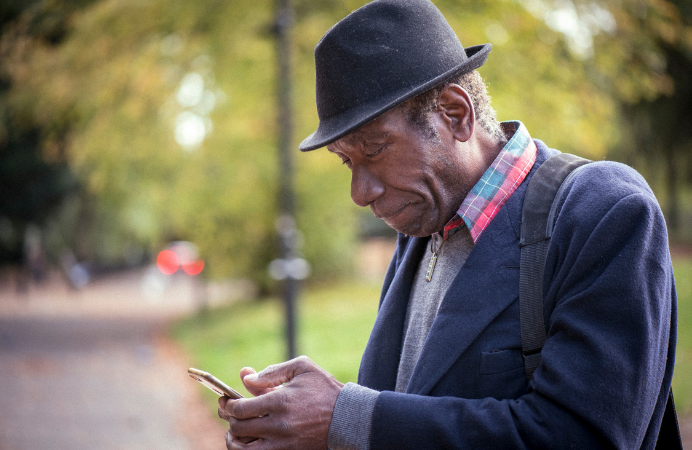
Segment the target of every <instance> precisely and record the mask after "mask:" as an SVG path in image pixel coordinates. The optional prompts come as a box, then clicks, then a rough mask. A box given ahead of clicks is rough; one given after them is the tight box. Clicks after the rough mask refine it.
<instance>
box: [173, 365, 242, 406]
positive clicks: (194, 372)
mask: <svg viewBox="0 0 692 450" xmlns="http://www.w3.org/2000/svg"><path fill="white" fill-rule="evenodd" d="M187 373H188V375H190V376H191V377H192V378H194V379H195V380H197V381H199V382H200V383H202V384H203V385H204V386H206V387H208V388H209V389H211V390H212V391H214V392H215V393H216V394H218V395H220V396H224V395H225V396H226V397H230V398H233V399H236V398H243V396H242V395H240V394H239V393H238V392H237V391H236V390H235V389H233V388H232V387H230V386H229V385H227V384H226V383H224V382H223V381H221V380H219V379H218V378H216V377H215V376H214V375H212V374H210V373H208V372H203V371H201V370H199V369H195V368H194V367H190V368H189V369H187Z"/></svg>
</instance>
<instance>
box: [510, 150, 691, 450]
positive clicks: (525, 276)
mask: <svg viewBox="0 0 692 450" xmlns="http://www.w3.org/2000/svg"><path fill="white" fill-rule="evenodd" d="M589 162H590V161H589V160H587V159H584V158H580V157H578V156H574V155H570V154H568V153H560V154H558V155H555V156H552V157H550V158H548V160H547V161H545V162H544V163H543V164H542V165H541V166H540V167H539V168H538V169H536V173H534V174H533V177H532V178H531V180H530V181H529V185H528V186H527V188H526V195H525V196H524V206H523V208H522V211H521V236H520V241H519V246H520V247H521V250H520V252H521V254H520V260H519V322H520V327H521V349H522V353H523V355H524V369H525V370H526V376H527V377H528V379H529V380H532V379H533V372H534V371H535V370H536V368H537V367H538V365H539V364H540V362H541V350H542V349H543V345H544V344H545V338H546V332H545V323H544V321H543V276H544V272H545V258H546V255H547V253H548V243H549V242H550V238H551V236H552V235H553V225H554V223H555V214H556V211H557V203H558V200H559V199H560V198H562V194H563V189H564V186H565V185H566V184H567V183H565V181H567V180H568V179H569V178H570V177H572V176H573V175H574V174H575V173H576V169H577V168H579V167H581V166H583V165H584V164H587V163H589ZM656 449H661V450H663V449H666V450H667V449H671V450H676V449H679V450H682V439H681V436H680V428H679V427H678V418H677V414H676V413H675V402H674V401H673V389H672V388H671V390H670V392H669V394H668V398H667V401H666V408H665V411H664V413H663V419H662V422H661V428H660V429H659V432H658V440H657V441H656Z"/></svg>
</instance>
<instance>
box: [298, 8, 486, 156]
mask: <svg viewBox="0 0 692 450" xmlns="http://www.w3.org/2000/svg"><path fill="white" fill-rule="evenodd" d="M491 47H492V46H491V45H490V44H485V45H476V46H473V47H468V48H466V49H465V48H464V47H463V46H462V45H461V42H459V39H458V38H457V36H456V34H454V31H453V30H452V28H451V27H450V26H449V24H448V23H447V21H446V20H445V18H444V17H443V16H442V13H441V12H440V11H439V10H438V9H437V8H436V7H435V5H433V4H432V3H431V2H430V1H429V0H375V1H374V2H372V3H368V4H367V5H365V6H363V7H362V8H359V9H357V10H355V11H354V12H352V13H351V14H350V15H348V16H347V17H346V18H345V19H343V20H342V21H340V22H339V23H337V24H336V25H334V26H333V27H332V28H331V29H330V30H329V31H327V33H326V34H325V35H324V36H323V37H322V39H321V40H320V42H319V43H318V44H317V46H316V47H315V72H316V82H317V114H318V116H319V118H320V123H319V125H318V127H317V130H316V131H315V132H314V133H312V134H311V135H310V136H308V137H307V138H305V140H303V142H302V143H301V144H300V149H301V150H303V151H308V150H314V149H317V148H320V147H323V146H325V145H328V144H330V143H331V142H334V141H336V140H337V139H339V138H341V137H343V136H346V135H347V134H348V133H350V132H352V131H354V130H356V129H357V128H358V127H360V126H362V125H364V124H366V123H368V122H369V121H371V120H373V119H375V118H376V117H378V116H379V115H381V114H384V113H385V112H387V111H389V110H390V109H392V108H394V107H396V106H397V105H400V104H401V103H403V102H405V101H406V100H408V99H410V98H412V97H414V96H416V95H418V94H420V93H422V92H425V91H426V90H428V89H430V88H433V87H435V86H437V85H439V84H440V83H444V82H445V81H446V80H448V79H450V78H452V77H453V76H455V75H460V74H463V73H466V72H470V71H472V70H474V69H477V68H478V67H480V66H481V65H483V64H484V63H485V60H486V59H487V58H488V53H490V49H491Z"/></svg>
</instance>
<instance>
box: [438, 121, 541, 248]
mask: <svg viewBox="0 0 692 450" xmlns="http://www.w3.org/2000/svg"><path fill="white" fill-rule="evenodd" d="M502 125H503V127H504V129H505V131H506V132H507V134H508V135H509V134H510V133H512V137H511V138H510V140H509V142H507V144H506V145H505V146H504V147H503V148H502V150H501V151H500V154H498V155H497V158H495V161H493V163H492V164H491V165H490V167H488V169H487V170H486V171H485V173H484V174H483V176H482V177H481V179H480V180H479V181H478V183H476V185H475V186H474V187H473V188H472V189H471V192H469V193H468V195H467V196H466V198H465V199H464V201H463V203H462V204H461V206H460V207H459V209H458V210H457V213H456V215H455V216H454V217H453V218H452V220H450V221H449V222H447V225H445V227H444V231H443V237H444V238H445V239H448V238H449V237H450V236H451V235H453V234H454V233H455V232H456V231H457V230H458V229H459V227H461V226H462V225H464V224H465V225H466V226H467V227H468V229H469V230H470V231H471V237H472V238H473V242H474V243H475V242H476V241H478V238H479V237H480V235H481V233H483V230H485V228H486V227H487V226H488V225H489V224H490V222H491V221H492V220H493V218H494V217H495V215H496V214H497V212H498V211H499V210H500V208H502V206H503V205H504V204H505V203H506V202H507V199H509V197H511V196H512V194H513V193H514V191H516V190H517V187H519V185H520V184H521V182H522V181H524V179H525V178H526V175H527V174H528V173H529V171H530V170H531V167H533V164H534V163H535V162H536V152H537V149H536V144H534V142H533V140H532V139H531V136H530V135H529V132H528V131H527V129H526V127H525V126H524V124H522V123H521V122H518V121H514V122H503V124H502Z"/></svg>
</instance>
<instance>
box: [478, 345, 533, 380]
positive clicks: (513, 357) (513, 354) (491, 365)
mask: <svg viewBox="0 0 692 450" xmlns="http://www.w3.org/2000/svg"><path fill="white" fill-rule="evenodd" d="M523 366H524V359H523V358H522V357H521V349H516V348H511V349H507V350H493V351H490V352H482V353H481V369H480V371H481V375H490V374H493V373H502V372H507V371H510V370H515V369H518V368H520V367H523Z"/></svg>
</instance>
